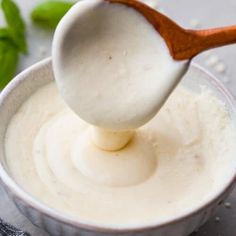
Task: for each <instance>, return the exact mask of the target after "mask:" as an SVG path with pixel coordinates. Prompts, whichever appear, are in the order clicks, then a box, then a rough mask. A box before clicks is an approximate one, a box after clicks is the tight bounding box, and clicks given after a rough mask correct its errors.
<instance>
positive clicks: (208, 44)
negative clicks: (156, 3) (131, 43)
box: [105, 0, 236, 60]
mask: <svg viewBox="0 0 236 236" xmlns="http://www.w3.org/2000/svg"><path fill="white" fill-rule="evenodd" d="M105 1H108V2H110V3H121V4H125V5H127V6H129V7H132V8H134V9H135V10H137V11H138V12H140V13H141V14H142V15H143V16H144V17H145V18H146V19H147V20H148V21H149V22H150V23H151V24H152V25H153V26H154V28H155V29H156V30H157V31H158V32H159V34H160V35H161V36H162V37H163V39H164V40H165V42H166V44H167V46H168V48H169V50H170V53H171V55H172V57H173V58H174V59H175V60H186V59H192V58H193V57H194V56H196V55H197V54H199V53H201V52H203V51H205V50H208V49H211V48H215V47H220V46H225V45H228V44H232V43H236V25H234V26H229V27H222V28H216V29H207V30H188V29H184V28H182V27H180V26H179V25H177V24H176V23H175V22H174V21H172V20H171V19H169V18H168V17H167V16H165V15H163V14H161V13H160V12H158V11H156V10H154V9H153V8H151V7H149V6H147V5H146V4H144V3H141V2H139V1H136V0H105Z"/></svg>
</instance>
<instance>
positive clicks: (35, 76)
mask: <svg viewBox="0 0 236 236" xmlns="http://www.w3.org/2000/svg"><path fill="white" fill-rule="evenodd" d="M53 80H54V76H53V72H52V66H51V59H47V60H44V61H42V62H40V63H38V64H36V65H34V66H33V67H30V68H29V69H28V70H26V71H24V72H23V73H21V74H20V75H18V76H17V77H16V78H15V79H14V80H13V81H12V82H11V83H10V84H9V85H8V86H7V88H6V89H5V90H4V91H3V92H2V94H1V96H0V178H2V180H3V181H4V183H5V184H6V185H8V186H11V189H12V188H14V189H15V192H17V193H19V191H18V190H19V189H20V188H19V186H17V184H16V183H15V182H14V180H12V179H11V177H10V176H9V172H8V168H7V164H6V160H5V157H4V138H5V132H6V129H7V126H8V123H9V121H10V120H11V118H12V116H13V115H14V114H15V113H16V111H17V110H18V109H19V107H20V106H21V105H22V103H23V102H24V101H25V100H27V99H28V97H29V96H30V95H31V94H33V93H34V92H35V91H36V90H37V89H39V88H40V87H42V86H44V85H46V84H47V83H49V82H51V81H53ZM181 83H182V84H184V85H185V86H187V87H189V88H191V89H192V90H193V91H195V92H200V91H201V89H202V87H207V88H209V89H210V90H211V91H212V93H213V94H214V95H215V96H216V97H218V98H219V99H220V100H221V101H223V103H224V104H225V105H226V107H227V109H228V111H229V114H230V116H231V119H232V120H233V121H236V119H235V116H236V108H235V104H234V100H233V98H232V96H231V95H230V93H229V92H228V91H227V90H226V89H225V88H224V86H223V85H222V84H221V83H219V82H218V81H217V80H216V79H215V78H214V77H213V76H212V75H210V74H209V73H208V72H206V71H204V70H203V69H201V68H200V67H198V66H196V65H192V66H191V67H190V69H189V71H188V73H187V74H186V75H185V77H184V79H183V81H182V82H181ZM235 124H236V122H235ZM235 126H236V125H235ZM22 132H26V135H27V131H25V130H22ZM232 181H233V180H232V178H231V179H229V181H228V182H227V183H226V184H225V187H224V188H225V189H226V188H227V187H228V185H230V184H231V183H232ZM17 188H19V189H17ZM21 191H22V190H21ZM220 191H221V192H219V194H221V193H222V192H223V191H224V189H221V190H220ZM21 193H23V191H22V192H21ZM24 194H26V193H24ZM26 195H27V194H26ZM21 197H22V196H21ZM30 198H31V197H30V195H28V199H27V200H29V199H30ZM34 201H35V200H34ZM45 209H46V208H45ZM47 210H48V209H47ZM195 210H196V211H197V210H198V209H195ZM190 213H191V212H190ZM64 219H66V217H65V218H64Z"/></svg>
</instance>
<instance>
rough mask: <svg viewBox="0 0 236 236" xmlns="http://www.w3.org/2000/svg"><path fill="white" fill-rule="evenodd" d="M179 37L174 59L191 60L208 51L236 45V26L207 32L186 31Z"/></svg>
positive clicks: (207, 30)
mask: <svg viewBox="0 0 236 236" xmlns="http://www.w3.org/2000/svg"><path fill="white" fill-rule="evenodd" d="M178 36H180V38H178V40H177V41H178V43H177V42H176V43H175V48H174V58H175V59H176V60H184V59H191V58H193V57H194V56H196V55H197V54H199V53H201V52H203V51H206V50H208V49H211V48H216V47H220V46H225V45H229V44H233V43H236V25H234V26H228V27H222V28H215V29H206V30H184V31H183V32H182V34H179V35H178ZM182 37H183V38H182ZM181 38H182V39H181ZM180 42H182V43H180ZM183 42H184V43H183Z"/></svg>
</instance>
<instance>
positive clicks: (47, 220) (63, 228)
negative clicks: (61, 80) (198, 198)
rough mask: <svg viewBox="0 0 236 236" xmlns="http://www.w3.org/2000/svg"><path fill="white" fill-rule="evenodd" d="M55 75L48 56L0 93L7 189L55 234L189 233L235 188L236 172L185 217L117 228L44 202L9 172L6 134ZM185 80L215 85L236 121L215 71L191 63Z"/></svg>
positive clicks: (0, 147) (1, 164)
mask: <svg viewBox="0 0 236 236" xmlns="http://www.w3.org/2000/svg"><path fill="white" fill-rule="evenodd" d="M53 79H54V78H53V72H52V66H51V59H46V60H44V61H42V62H40V63H37V64H36V65H34V66H32V67H30V68H29V69H27V70H26V71H24V72H22V73H21V74H20V75H18V76H17V77H16V78H15V79H14V80H13V81H12V82H11V83H10V84H9V85H8V86H7V87H6V89H5V90H4V91H3V92H2V93H1V95H0V179H1V180H2V183H3V186H4V187H5V190H6V191H7V193H8V194H9V196H10V197H11V199H12V200H13V201H14V202H15V204H16V206H17V207H18V208H19V209H20V211H21V212H22V213H23V214H24V215H25V216H27V217H28V218H29V219H30V220H31V221H32V222H33V223H34V224H35V225H37V226H39V227H41V228H43V229H45V230H46V231H48V232H49V233H50V234H51V235H64V236H75V235H80V236H95V235H96V236H104V235H122V236H126V235H140V236H141V235H148V236H151V235H153V236H154V235H155V236H186V235H188V234H190V233H191V232H193V231H194V230H195V229H197V228H199V227H200V226H201V225H202V224H204V223H205V222H206V221H207V219H208V218H209V217H210V216H211V215H212V214H213V212H214V211H215V210H216V208H217V206H218V205H219V204H221V203H222V201H223V200H224V199H225V198H226V197H227V196H228V195H229V193H230V192H231V190H232V189H233V186H234V184H235V181H236V173H235V176H234V177H233V178H232V179H229V180H228V182H226V183H225V186H224V187H223V188H222V189H219V192H218V193H217V195H215V196H214V198H212V199H211V200H210V201H208V202H205V203H202V205H201V206H198V207H196V208H195V209H194V210H191V211H190V210H188V209H186V211H185V214H183V215H182V216H181V217H178V218H177V217H175V216H173V217H171V219H169V220H168V221H166V222H163V223H161V224H158V225H147V226H146V227H142V228H141V227H140V228H126V229H121V228H119V229H116V228H99V227H96V226H93V225H84V224H82V223H81V222H79V221H75V220H73V219H70V218H69V217H66V216H64V215H63V214H60V213H58V212H57V211H56V210H54V209H51V208H50V207H48V206H46V205H44V204H42V203H41V202H40V201H38V200H37V199H35V198H33V197H32V196H31V195H30V194H29V193H26V192H25V191H24V190H23V189H22V188H21V187H20V186H19V185H17V183H16V182H15V181H14V180H13V179H12V178H11V176H10V175H9V174H8V168H7V165H6V161H5V157H4V137H5V132H6V128H7V126H8V123H9V121H10V120H11V117H12V116H13V115H14V114H15V113H16V111H17V109H18V108H19V107H20V106H21V104H22V103H23V102H24V101H25V100H27V99H28V97H29V96H30V95H31V94H32V93H34V92H35V91H36V90H37V89H38V88H40V87H42V86H43V85H45V84H47V83H48V82H50V81H52V80H53ZM183 83H184V84H186V85H187V86H189V87H191V88H192V89H194V90H200V87H201V85H204V86H207V87H209V88H211V89H212V91H213V92H214V93H215V95H216V96H217V97H219V98H220V99H221V100H222V101H223V102H224V103H225V104H226V106H227V107H228V110H229V111H230V114H231V116H232V119H234V120H235V125H236V118H235V116H236V105H235V103H234V100H233V98H232V96H231V95H230V93H229V92H227V90H226V89H225V88H224V86H223V85H222V84H221V83H219V81H218V80H216V79H215V78H214V77H213V76H212V75H210V74H209V73H208V72H206V71H204V70H203V69H201V68H199V67H198V66H191V68H190V70H189V72H188V73H187V75H186V76H185V78H184V80H183ZM22 132H25V135H27V130H22ZM12 148H14V147H12Z"/></svg>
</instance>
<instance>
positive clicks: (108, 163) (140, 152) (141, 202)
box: [5, 83, 236, 227]
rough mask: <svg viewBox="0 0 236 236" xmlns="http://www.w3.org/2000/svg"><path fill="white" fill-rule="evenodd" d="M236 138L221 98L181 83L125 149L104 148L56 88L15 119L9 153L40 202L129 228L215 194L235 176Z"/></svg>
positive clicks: (8, 139) (22, 181)
mask: <svg viewBox="0 0 236 236" xmlns="http://www.w3.org/2000/svg"><path fill="white" fill-rule="evenodd" d="M25 130H27V132H25ZM22 131H24V132H22ZM26 134H27V135H26ZM235 136H236V132H235V128H234V127H233V124H232V121H231V120H230V117H229V114H228V112H227V109H226V108H225V106H224V104H223V103H222V102H221V101H220V100H218V99H217V98H216V97H214V95H213V94H211V93H210V92H208V91H203V92H202V93H200V94H195V93H194V92H193V91H191V90H188V89H186V88H184V87H183V86H180V87H178V88H177V89H176V90H175V92H174V93H173V94H172V95H171V97H170V99H169V100H168V102H167V103H166V104H165V106H164V107H163V108H162V109H161V111H160V112H159V114H158V115H157V116H156V117H155V118H154V119H153V120H152V121H151V122H149V123H148V124H146V125H145V126H143V127H142V128H140V129H138V130H137V131H136V133H135V135H134V137H133V139H132V141H131V142H130V143H129V144H128V145H127V146H126V148H124V149H122V150H120V151H117V152H106V151H102V150H101V149H99V148H97V147H96V146H95V145H93V142H91V141H90V139H91V127H90V126H89V125H88V124H86V123H85V122H84V121H83V120H81V119H79V118H78V117H77V116H76V115H75V114H74V113H73V112H72V111H71V110H70V109H69V108H68V107H67V106H66V105H65V103H64V102H63V100H62V99H61V97H60V95H59V93H58V91H57V89H56V86H55V84H54V83H52V84H50V85H47V86H45V87H43V88H42V89H39V90H38V91H37V92H36V93H35V94H34V95H32V96H31V97H30V98H29V99H28V100H27V101H26V102H25V103H24V104H23V105H22V107H21V108H20V109H19V111H18V112H17V113H16V114H15V116H14V117H13V118H12V120H11V122H10V124H9V127H8V130H7V133H6V139H5V153H6V159H7V164H8V167H9V169H10V172H11V174H12V176H13V178H14V179H15V180H16V181H17V182H18V183H19V185H20V186H22V187H23V188H24V189H25V190H26V191H27V192H29V193H31V194H32V195H33V196H34V197H35V198H37V199H39V200H40V201H43V202H44V203H46V204H47V205H49V206H51V207H53V208H55V209H57V210H58V211H59V212H61V213H62V214H66V215H69V216H72V217H74V218H75V220H78V221H80V222H85V223H91V224H96V225H100V226H114V227H128V226H131V225H132V226H141V225H147V224H148V225H149V224H152V223H156V222H163V221H165V220H168V219H170V218H172V217H174V216H175V217H178V216H180V215H182V214H183V213H184V212H185V211H186V209H192V208H195V207H197V206H199V205H201V204H202V202H204V201H207V199H210V198H211V197H212V196H214V195H215V194H216V193H217V192H218V190H219V189H220V188H222V187H223V186H224V184H225V182H227V180H228V179H229V178H230V176H232V175H233V173H234V172H235V166H236V163H235V153H236V150H235V149H236V147H235ZM13 147H14V148H13ZM143 166H145V168H143Z"/></svg>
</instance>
